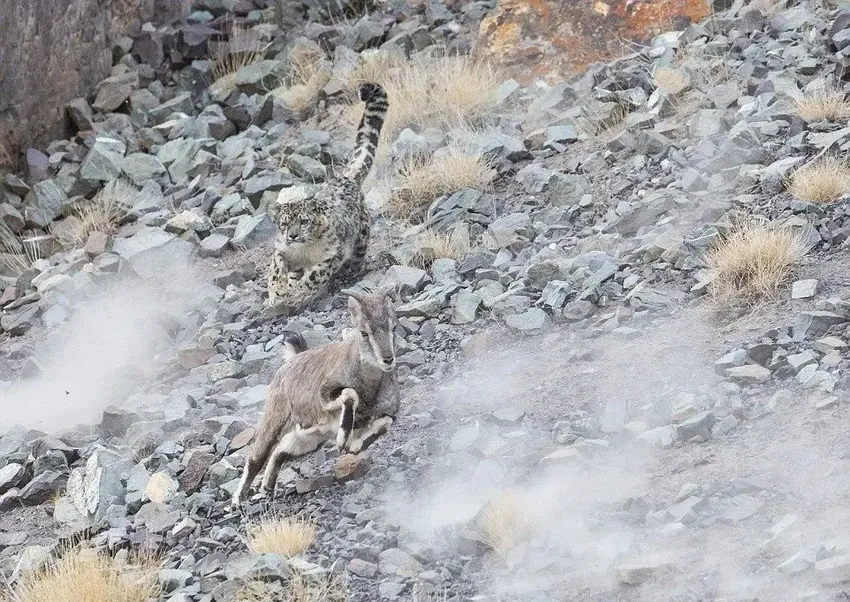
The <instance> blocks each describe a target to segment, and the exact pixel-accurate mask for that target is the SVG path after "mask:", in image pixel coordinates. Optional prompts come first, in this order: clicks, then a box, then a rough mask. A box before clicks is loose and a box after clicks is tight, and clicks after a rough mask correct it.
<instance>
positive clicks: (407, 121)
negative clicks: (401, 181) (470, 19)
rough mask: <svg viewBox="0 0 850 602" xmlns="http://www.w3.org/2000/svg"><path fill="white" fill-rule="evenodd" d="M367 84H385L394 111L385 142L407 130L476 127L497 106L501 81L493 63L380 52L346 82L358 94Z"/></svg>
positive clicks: (350, 89) (456, 57) (364, 61)
mask: <svg viewBox="0 0 850 602" xmlns="http://www.w3.org/2000/svg"><path fill="white" fill-rule="evenodd" d="M364 82H375V83H378V84H381V85H382V86H383V87H384V89H385V90H386V91H387V96H388V97H389V103H390V107H389V110H388V112H387V118H386V121H385V123H384V128H383V131H382V133H381V138H382V140H383V141H384V142H385V143H388V142H391V141H392V140H393V139H394V138H395V136H396V134H398V133H399V132H400V131H401V130H403V129H404V128H406V127H418V128H425V127H449V128H451V127H459V126H465V125H474V124H476V123H477V122H479V121H480V120H481V119H482V118H484V117H486V116H487V114H488V112H489V111H490V109H492V108H493V106H494V105H495V103H496V93H497V92H498V89H499V85H500V84H501V79H500V78H499V75H498V73H497V71H496V70H495V69H494V68H493V67H492V66H491V65H490V64H489V63H487V62H485V61H483V60H480V59H476V58H473V57H469V56H443V57H428V58H414V59H411V60H408V59H406V58H405V57H404V56H403V55H399V54H397V53H393V52H387V51H383V50H382V51H377V52H375V53H372V54H371V55H369V56H368V58H366V59H364V60H363V61H362V62H361V63H360V64H359V65H358V67H357V68H355V69H354V71H353V72H352V73H351V74H350V76H349V78H348V81H347V82H346V85H347V88H348V90H349V92H350V94H351V95H352V96H356V90H357V86H358V85H360V84H361V83H364Z"/></svg>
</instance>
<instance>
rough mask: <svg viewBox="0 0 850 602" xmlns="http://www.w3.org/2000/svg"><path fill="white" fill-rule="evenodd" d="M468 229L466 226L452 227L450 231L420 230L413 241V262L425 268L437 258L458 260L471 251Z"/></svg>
mask: <svg viewBox="0 0 850 602" xmlns="http://www.w3.org/2000/svg"><path fill="white" fill-rule="evenodd" d="M472 248H473V247H472V244H471V243H470V242H469V231H468V230H467V229H466V228H454V229H453V230H451V231H450V232H445V233H441V232H437V231H436V230H432V229H430V228H429V229H427V230H424V231H422V232H421V233H420V234H419V236H418V237H417V238H416V242H415V243H414V254H413V264H414V265H415V266H417V267H419V268H422V269H425V268H427V267H428V266H430V265H431V264H432V263H434V261H435V260H437V259H455V260H457V261H460V260H461V259H463V258H464V257H466V256H467V255H468V254H469V253H471V252H472Z"/></svg>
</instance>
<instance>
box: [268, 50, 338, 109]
mask: <svg viewBox="0 0 850 602" xmlns="http://www.w3.org/2000/svg"><path fill="white" fill-rule="evenodd" d="M330 77H331V76H330V71H329V70H328V68H327V62H326V60H325V57H324V54H323V53H322V51H321V49H320V48H319V47H318V46H315V47H312V46H297V47H295V48H294V49H293V51H292V53H291V54H290V56H289V78H288V80H287V81H286V82H285V84H284V85H282V86H280V87H278V88H276V89H275V90H273V91H272V94H274V95H275V96H276V97H277V98H280V99H281V100H282V101H283V102H284V103H285V104H286V105H287V106H288V107H289V108H291V109H292V110H293V111H295V112H296V113H299V114H304V113H306V112H307V111H308V110H309V109H310V108H311V107H313V106H315V104H316V102H317V101H318V99H319V94H320V93H321V91H322V88H324V87H325V85H326V84H327V83H328V81H329V80H330Z"/></svg>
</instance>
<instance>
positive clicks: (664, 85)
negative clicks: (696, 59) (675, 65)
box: [652, 67, 691, 94]
mask: <svg viewBox="0 0 850 602" xmlns="http://www.w3.org/2000/svg"><path fill="white" fill-rule="evenodd" d="M652 78H653V80H654V81H655V85H656V86H657V87H658V88H659V89H660V90H662V91H663V92H667V93H669V94H679V93H680V92H682V91H684V90H685V89H686V88H687V87H688V86H689V85H690V83H691V80H690V78H689V77H688V74H687V72H686V71H685V70H684V69H672V68H669V67H660V68H658V69H656V70H655V73H653V75H652Z"/></svg>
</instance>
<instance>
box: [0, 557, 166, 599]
mask: <svg viewBox="0 0 850 602" xmlns="http://www.w3.org/2000/svg"><path fill="white" fill-rule="evenodd" d="M159 593H160V587H159V584H158V581H157V571H156V567H155V566H154V565H153V563H150V562H143V563H140V564H121V563H119V562H118V561H116V560H115V559H113V558H110V557H107V556H95V555H91V554H87V553H84V552H83V551H81V550H75V551H68V552H67V553H65V554H64V555H63V556H62V558H60V559H59V560H55V561H52V562H51V563H49V564H48V565H47V566H46V567H45V568H43V569H40V570H37V571H33V572H29V573H25V574H24V575H23V576H22V577H21V579H20V580H19V581H18V583H17V585H16V587H15V588H14V589H13V590H12V592H11V593H10V595H9V597H8V599H7V600H8V602H46V601H48V600H49V601H50V602H148V600H151V599H156V598H157V596H158V595H159Z"/></svg>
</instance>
